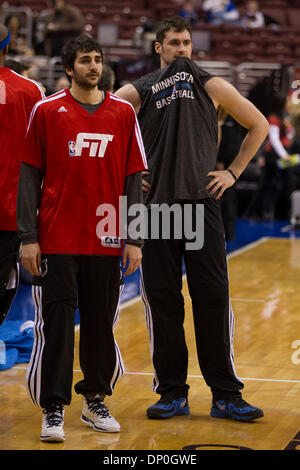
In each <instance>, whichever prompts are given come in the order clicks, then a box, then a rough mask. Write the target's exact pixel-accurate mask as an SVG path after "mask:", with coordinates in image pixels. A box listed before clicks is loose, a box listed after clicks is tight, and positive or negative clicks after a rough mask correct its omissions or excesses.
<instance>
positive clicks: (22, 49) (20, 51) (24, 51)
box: [4, 13, 34, 57]
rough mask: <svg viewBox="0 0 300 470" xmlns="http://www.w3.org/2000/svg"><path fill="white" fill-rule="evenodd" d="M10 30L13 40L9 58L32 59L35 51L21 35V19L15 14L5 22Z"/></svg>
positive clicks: (10, 45) (9, 16)
mask: <svg viewBox="0 0 300 470" xmlns="http://www.w3.org/2000/svg"><path fill="white" fill-rule="evenodd" d="M4 24H5V26H7V27H8V28H9V30H10V34H11V40H10V44H9V49H8V55H9V56H27V57H31V56H32V55H33V54H34V50H33V49H32V48H29V47H28V46H27V44H26V40H25V38H24V37H23V36H22V35H21V34H20V27H21V24H20V19H19V17H18V16H17V15H15V14H14V13H12V14H10V15H8V16H7V17H6V19H5V22H4Z"/></svg>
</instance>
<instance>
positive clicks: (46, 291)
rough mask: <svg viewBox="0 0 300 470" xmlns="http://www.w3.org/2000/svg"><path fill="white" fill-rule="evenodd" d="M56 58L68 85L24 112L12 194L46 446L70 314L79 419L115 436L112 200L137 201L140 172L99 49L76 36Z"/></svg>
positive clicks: (66, 387)
mask: <svg viewBox="0 0 300 470" xmlns="http://www.w3.org/2000/svg"><path fill="white" fill-rule="evenodd" d="M62 60H63V64H64V67H65V71H66V74H67V76H68V78H69V79H70V81H71V87H70V89H65V90H62V91H60V92H58V93H56V94H54V95H52V96H50V97H48V98H46V99H45V100H44V101H40V102H39V103H37V105H36V106H35V108H34V110H33V112H32V114H31V118H30V122H29V126H28V131H27V138H26V146H25V151H24V152H23V155H22V158H21V160H22V166H21V175H20V185H19V194H18V228H19V233H20V238H21V240H22V245H21V260H22V263H23V264H24V266H25V267H26V268H27V269H28V270H29V271H30V272H31V273H32V274H33V275H34V276H36V277H35V278H34V279H35V283H36V284H39V285H35V286H34V287H33V298H34V301H35V306H36V321H35V343H34V346H33V351H32V356H31V361H30V365H29V369H28V373H27V384H28V389H29V393H30V396H31V398H32V400H33V402H34V403H35V404H37V405H38V406H40V407H41V408H42V409H43V423H42V433H41V440H44V441H63V440H64V439H65V435H64V430H63V420H64V406H65V405H69V404H70V402H71V386H72V373H73V354H74V314H75V310H76V307H77V306H78V308H79V313H80V351H79V355H80V365H81V369H82V372H83V378H82V380H80V381H78V382H77V383H76V385H75V391H76V393H78V394H81V395H83V408H82V417H81V419H82V421H83V422H85V423H86V424H88V425H89V426H91V427H93V428H94V429H95V430H96V431H102V432H118V431H119V430H120V425H119V423H118V422H117V421H116V420H115V419H114V418H113V417H112V416H111V414H110V412H109V411H108V409H107V407H106V406H105V405H104V403H103V400H104V397H105V396H106V395H111V394H112V393H113V390H114V386H115V384H116V382H117V379H118V378H119V377H120V376H121V375H123V373H124V366H123V362H122V358H121V354H120V351H119V348H118V346H117V343H116V342H115V340H114V335H113V329H114V326H115V325H116V323H117V320H118V303H119V295H120V258H121V255H122V249H123V243H122V240H121V236H120V227H119V222H118V220H119V215H120V214H119V199H120V197H121V196H122V195H123V194H124V188H127V190H126V194H127V195H128V204H129V203H130V204H131V203H137V202H141V201H142V183H141V179H142V177H141V172H142V171H143V170H144V169H145V168H147V163H146V159H145V152H144V147H143V142H142V139H141V136H140V130H139V125H138V122H137V119H136V115H135V112H134V109H133V107H132V105H131V104H129V103H128V102H126V101H124V100H122V99H120V98H117V97H116V96H114V95H112V94H111V93H109V92H104V91H101V90H99V89H98V82H99V79H100V77H101V72H102V67H103V57H102V51H101V48H100V46H99V45H98V43H96V42H95V41H93V40H92V39H90V38H89V37H87V36H84V35H83V36H80V37H79V38H78V39H76V40H74V41H70V42H69V43H67V44H66V45H65V46H64V48H63V51H62ZM41 183H42V184H41ZM32 188H35V189H32ZM109 208H113V209H114V211H115V215H116V217H115V218H114V217H113V219H114V220H113V221H112V220H109V221H108V225H110V222H115V227H114V228H112V229H111V232H109V233H107V232H106V231H105V224H104V223H102V222H103V220H106V219H103V217H102V218H101V216H104V215H105V212H106V209H107V210H108V209H109ZM37 211H38V217H36V214H37ZM111 225H112V226H113V225H114V224H113V223H112V224H111ZM127 260H129V266H128V269H127V271H126V272H125V275H126V274H129V273H131V272H133V271H135V270H136V269H137V268H138V266H139V264H140V261H141V242H140V240H128V239H127V242H126V244H125V248H124V253H123V266H124V265H125V264H126V261H127ZM38 281H39V282H38Z"/></svg>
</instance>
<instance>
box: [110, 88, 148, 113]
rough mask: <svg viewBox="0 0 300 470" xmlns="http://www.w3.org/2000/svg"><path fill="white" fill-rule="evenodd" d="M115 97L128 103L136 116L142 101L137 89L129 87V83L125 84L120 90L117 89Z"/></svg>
mask: <svg viewBox="0 0 300 470" xmlns="http://www.w3.org/2000/svg"><path fill="white" fill-rule="evenodd" d="M115 95H116V96H119V97H120V98H123V99H124V100H126V101H129V103H131V104H132V106H133V107H134V109H135V112H136V114H138V112H139V110H140V107H141V103H142V100H141V97H140V95H139V93H138V91H137V89H136V88H135V87H134V86H133V85H131V83H127V84H126V85H124V86H123V87H122V88H119V90H117V91H116V92H115Z"/></svg>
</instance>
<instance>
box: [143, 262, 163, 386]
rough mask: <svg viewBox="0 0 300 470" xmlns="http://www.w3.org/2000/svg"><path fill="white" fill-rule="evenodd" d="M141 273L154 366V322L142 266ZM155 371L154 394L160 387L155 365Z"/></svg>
mask: <svg viewBox="0 0 300 470" xmlns="http://www.w3.org/2000/svg"><path fill="white" fill-rule="evenodd" d="M140 272H141V280H140V287H141V297H142V300H143V302H144V307H145V317H146V324H147V329H148V333H149V341H150V354H151V358H152V364H153V355H154V333H153V321H152V314H151V307H150V304H149V301H148V298H147V294H146V290H145V284H144V277H143V270H142V266H140ZM153 370H154V378H153V386H152V389H153V390H154V392H155V391H156V390H157V387H158V386H159V380H158V377H157V373H156V370H155V367H154V364H153Z"/></svg>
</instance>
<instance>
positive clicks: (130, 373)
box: [3, 366, 300, 384]
mask: <svg viewBox="0 0 300 470" xmlns="http://www.w3.org/2000/svg"><path fill="white" fill-rule="evenodd" d="M14 369H19V370H27V367H22V366H14ZM3 372H5V371H3ZM73 372H81V370H79V369H73ZM124 375H145V376H150V377H153V374H152V372H125V374H124ZM188 378H189V379H203V376H202V375H188ZM239 379H240V380H252V381H254V382H281V383H286V382H287V383H295V384H300V380H286V379H257V378H253V377H239Z"/></svg>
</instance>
